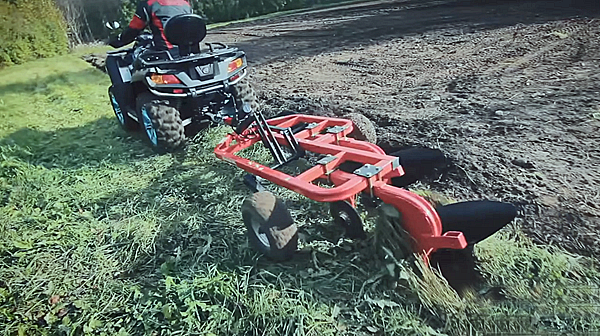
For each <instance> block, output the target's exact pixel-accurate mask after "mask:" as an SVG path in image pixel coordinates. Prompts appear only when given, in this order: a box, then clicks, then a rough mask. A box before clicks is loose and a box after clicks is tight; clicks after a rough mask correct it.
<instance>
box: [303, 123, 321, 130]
mask: <svg viewBox="0 0 600 336" xmlns="http://www.w3.org/2000/svg"><path fill="white" fill-rule="evenodd" d="M317 126H319V123H316V122H313V123H310V124H308V125H306V129H313V128H315V127H317Z"/></svg>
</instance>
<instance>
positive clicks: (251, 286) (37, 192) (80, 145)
mask: <svg viewBox="0 0 600 336" xmlns="http://www.w3.org/2000/svg"><path fill="white" fill-rule="evenodd" d="M0 75H1V76H2V78H3V79H4V80H3V83H2V84H0V331H2V332H3V334H5V335H319V336H321V335H371V334H373V335H382V334H385V335H443V334H448V335H467V333H466V332H467V331H468V330H469V328H474V330H484V329H485V330H488V331H510V330H513V331H514V330H515V329H516V328H517V327H519V328H521V329H523V328H525V327H528V326H531V328H530V330H543V329H547V330H548V329H551V328H555V329H559V328H562V329H564V330H567V329H569V328H571V329H575V328H577V330H590V329H593V328H596V330H597V328H598V327H599V326H598V325H597V324H598V323H599V322H598V321H600V319H598V317H599V315H600V314H599V312H598V311H597V310H598V308H597V307H594V306H592V305H591V303H593V302H597V300H598V295H599V294H600V293H598V290H597V288H598V285H599V283H598V282H599V280H598V273H597V271H596V268H595V266H594V265H590V264H589V260H587V259H585V258H582V257H578V256H573V255H570V254H568V253H565V252H564V251H560V250H558V249H549V248H542V247H538V246H535V245H533V244H532V243H531V242H530V241H529V240H528V239H526V238H525V237H523V236H522V235H521V234H519V230H518V229H517V228H511V229H509V230H507V232H505V233H503V234H498V235H496V236H494V237H492V238H490V239H489V240H487V241H485V242H483V243H481V244H480V246H478V247H477V251H476V252H477V254H478V255H479V257H480V259H481V262H480V267H481V269H482V271H483V273H484V274H485V276H486V279H487V285H486V286H487V287H488V288H491V287H493V286H499V287H502V288H503V293H504V296H505V297H506V299H503V300H499V301H498V300H496V301H494V300H492V299H491V298H488V297H487V296H486V295H484V294H482V293H483V292H482V293H471V294H469V295H466V296H464V297H462V298H461V297H459V296H458V295H457V294H456V293H455V292H454V291H453V290H451V289H450V288H449V287H448V285H447V284H446V282H445V281H444V280H443V279H442V278H440V277H439V276H438V275H437V274H436V273H435V272H434V271H432V270H430V269H427V268H422V270H421V271H422V272H423V273H424V276H423V278H419V277H417V276H415V275H414V274H413V273H412V271H411V270H409V269H407V268H404V266H403V265H402V264H399V265H396V266H395V267H397V269H398V268H399V269H401V272H395V274H399V278H396V279H394V278H391V277H390V275H389V274H390V272H389V271H388V269H390V267H389V266H390V265H387V263H388V262H382V261H378V260H377V259H376V258H375V257H374V253H373V252H374V251H373V248H372V246H371V244H370V241H367V242H351V241H347V240H339V233H340V232H339V229H338V228H337V227H335V226H334V225H333V224H332V223H330V220H329V217H328V214H327V206H326V205H324V204H318V203H315V202H312V201H309V200H307V199H305V198H303V197H301V196H299V195H297V194H294V193H291V192H289V191H284V190H279V191H278V193H279V195H281V196H283V197H284V198H285V199H286V201H287V203H288V205H289V207H290V208H291V210H292V213H293V215H294V216H295V218H296V221H297V224H298V225H299V227H300V230H301V233H302V241H301V251H300V252H299V253H298V256H297V258H295V259H294V260H292V261H290V262H287V263H281V264H275V263H272V262H269V261H268V260H265V259H264V258H262V257H260V256H257V255H256V254H255V253H254V252H253V251H252V250H251V249H250V248H249V247H248V244H247V241H246V237H245V229H244V227H243V223H242V220H241V215H240V213H239V207H240V205H241V203H242V201H243V199H244V197H246V196H247V195H249V193H248V191H247V190H246V188H245V187H244V186H243V184H242V183H241V181H240V180H241V177H242V175H243V172H242V171H240V170H238V169H237V168H235V167H232V166H229V165H227V164H225V163H223V162H220V161H218V160H216V158H215V157H214V156H213V155H212V148H213V146H214V145H215V144H216V143H217V142H218V141H219V140H220V139H222V137H223V135H224V134H225V132H227V129H225V128H220V129H212V130H210V131H208V132H205V133H202V134H200V135H199V136H198V137H197V138H196V139H195V140H194V141H193V143H192V144H191V145H190V146H189V147H188V148H187V149H186V151H185V152H182V153H177V154H169V155H163V156H158V155H155V154H153V153H152V152H151V150H150V149H148V148H147V146H145V145H144V144H143V142H142V141H141V137H140V136H138V135H136V134H127V133H125V132H124V131H123V130H121V129H120V128H119V126H118V125H117V122H116V121H115V120H114V117H113V114H112V111H111V109H110V106H109V104H108V101H107V98H106V90H107V87H108V85H109V80H108V78H107V77H106V76H105V75H104V74H103V73H101V72H100V71H98V70H95V69H92V68H90V67H89V66H88V65H87V64H86V63H85V62H83V61H81V60H80V59H78V57H76V56H75V55H67V56H64V57H61V58H51V59H45V60H38V61H35V62H31V63H28V64H27V66H22V65H19V66H13V67H9V68H6V69H3V70H1V71H0ZM247 155H253V156H254V157H257V158H258V159H259V160H264V159H265V158H266V152H265V151H264V150H263V149H260V148H256V149H253V150H252V152H250V153H247ZM386 266H387V267H386ZM393 284H395V286H393ZM575 286H584V287H575ZM594 288H596V290H595V291H594V290H593V289H594ZM529 312H531V316H534V319H533V320H527V321H524V320H523V318H520V319H518V318H515V316H517V317H518V316H521V317H522V316H524V314H526V313H529ZM527 316H528V315H527ZM532 322H536V323H537V324H536V325H535V326H534V325H533V324H532ZM494 328H496V329H494Z"/></svg>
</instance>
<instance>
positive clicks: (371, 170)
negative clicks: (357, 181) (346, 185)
mask: <svg viewBox="0 0 600 336" xmlns="http://www.w3.org/2000/svg"><path fill="white" fill-rule="evenodd" d="M381 170H382V168H381V167H377V166H373V165H370V164H366V165H364V166H362V167H360V168H358V169H357V170H355V171H354V174H356V175H358V176H362V177H366V178H369V177H373V176H375V175H377V174H379V172H380V171H381Z"/></svg>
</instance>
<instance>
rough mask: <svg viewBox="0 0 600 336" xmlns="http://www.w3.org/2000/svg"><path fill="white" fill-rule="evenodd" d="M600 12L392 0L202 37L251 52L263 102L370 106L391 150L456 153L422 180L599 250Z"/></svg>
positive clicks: (271, 105) (326, 108)
mask: <svg viewBox="0 0 600 336" xmlns="http://www.w3.org/2000/svg"><path fill="white" fill-rule="evenodd" d="M599 17H600V2H599V1H597V0H596V1H484V0H479V1H431V0H423V1H417V0H408V1H386V2H375V3H366V4H361V5H354V6H346V7H344V8H337V9H330V10H321V11H315V12H308V13H303V14H296V15H291V16H284V17H278V18H272V19H265V20H259V21H254V22H250V23H243V24H235V25H230V26H227V27H225V28H222V29H218V30H212V31H210V32H209V36H208V40H209V41H220V42H225V43H229V44H231V45H235V46H238V47H240V48H241V49H243V50H245V51H246V52H247V54H248V58H249V61H250V63H251V68H252V70H251V80H252V81H253V83H254V86H255V88H256V89H257V92H258V93H259V95H260V98H261V103H262V104H263V106H264V107H265V109H266V111H267V112H269V113H271V112H275V111H277V112H279V111H282V110H287V111H293V112H298V113H309V114H322V115H337V116H341V115H343V114H346V113H348V112H357V113H362V114H364V115H365V116H367V117H368V118H370V119H371V120H372V121H373V122H374V123H375V124H376V125H377V126H378V138H379V139H380V140H379V145H380V146H382V147H384V148H385V147H392V146H394V147H402V146H415V145H417V146H427V147H432V148H440V149H442V150H443V151H444V152H445V153H446V154H447V155H448V157H449V158H450V159H451V163H450V164H449V166H448V167H447V168H446V169H444V170H442V171H440V174H439V175H438V176H435V177H434V178H432V179H430V180H429V181H425V182H424V186H425V187H428V188H431V189H434V190H437V191H441V192H443V193H444V194H446V195H448V196H451V197H454V198H456V199H460V200H473V199H481V198H488V199H496V200H504V201H509V202H513V203H515V204H518V205H519V208H520V215H519V219H518V224H519V225H521V226H522V228H523V229H524V230H525V232H527V233H528V234H529V235H530V236H531V237H532V238H534V240H535V241H537V242H539V243H545V244H555V245H560V246H562V247H565V248H567V249H568V250H570V251H573V252H577V253H581V254H585V255H598V254H599V253H600V244H599V243H598V240H597V234H596V233H597V232H598V229H599V227H600V171H599V170H598V165H599V164H600V132H599V131H600V19H599ZM515 159H518V160H515Z"/></svg>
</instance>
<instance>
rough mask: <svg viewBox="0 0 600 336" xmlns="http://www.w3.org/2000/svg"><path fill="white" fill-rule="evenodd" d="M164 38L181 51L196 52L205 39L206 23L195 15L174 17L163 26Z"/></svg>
mask: <svg viewBox="0 0 600 336" xmlns="http://www.w3.org/2000/svg"><path fill="white" fill-rule="evenodd" d="M165 37H166V38H167V40H168V41H169V42H170V43H171V44H173V45H176V46H179V48H180V49H182V50H186V51H187V50H189V51H197V50H198V49H199V48H200V42H202V40H204V38H205V37H206V23H205V22H204V20H203V19H202V18H201V17H200V16H198V15H196V14H181V15H177V16H174V17H172V18H171V19H169V21H167V23H166V25H165Z"/></svg>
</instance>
